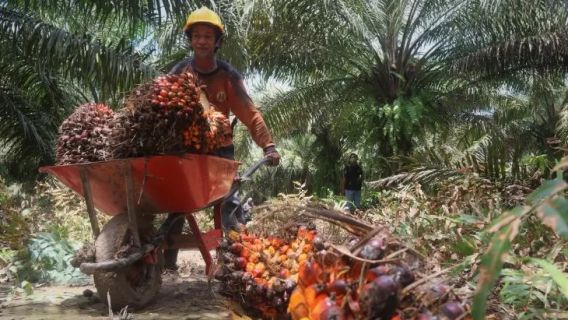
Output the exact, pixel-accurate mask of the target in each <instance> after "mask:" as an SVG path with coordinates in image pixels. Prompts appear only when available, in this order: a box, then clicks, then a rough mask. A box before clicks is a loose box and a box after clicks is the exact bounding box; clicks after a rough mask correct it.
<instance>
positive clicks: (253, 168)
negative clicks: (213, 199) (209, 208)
mask: <svg viewBox="0 0 568 320" xmlns="http://www.w3.org/2000/svg"><path fill="white" fill-rule="evenodd" d="M268 161H269V159H268V157H264V158H262V159H260V160H258V161H257V162H255V163H254V164H253V165H252V166H250V167H249V168H248V169H246V170H245V172H244V173H243V174H242V175H240V176H239V177H238V179H237V181H235V182H234V183H233V185H232V186H231V190H230V191H229V193H227V194H226V195H225V197H224V198H223V199H228V198H230V197H231V196H232V195H233V194H235V192H237V190H239V188H240V187H241V185H242V184H241V181H245V180H248V178H250V177H251V176H252V175H253V174H254V173H255V172H256V170H258V169H259V168H260V167H262V166H263V165H265V164H266V163H267V162H268Z"/></svg>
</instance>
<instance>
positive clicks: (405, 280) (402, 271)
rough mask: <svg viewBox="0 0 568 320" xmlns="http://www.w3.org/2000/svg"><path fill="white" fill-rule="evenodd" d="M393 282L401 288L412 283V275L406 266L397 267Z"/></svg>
mask: <svg viewBox="0 0 568 320" xmlns="http://www.w3.org/2000/svg"><path fill="white" fill-rule="evenodd" d="M394 280H395V281H396V282H398V284H399V285H400V287H401V288H404V287H406V286H407V285H409V284H411V283H413V282H414V280H415V278H414V274H413V273H412V271H410V269H408V267H407V266H399V267H396V268H395V270H394Z"/></svg>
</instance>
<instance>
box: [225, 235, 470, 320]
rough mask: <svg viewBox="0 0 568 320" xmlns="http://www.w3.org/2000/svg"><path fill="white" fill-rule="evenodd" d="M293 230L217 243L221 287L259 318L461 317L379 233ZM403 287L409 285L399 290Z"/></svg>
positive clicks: (445, 293)
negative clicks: (332, 235)
mask: <svg viewBox="0 0 568 320" xmlns="http://www.w3.org/2000/svg"><path fill="white" fill-rule="evenodd" d="M296 230H297V232H296V234H295V236H290V233H288V234H287V236H285V237H282V238H280V237H275V236H267V237H261V236H255V235H253V234H251V233H250V232H249V231H246V230H245V231H242V232H240V233H235V232H233V233H231V234H229V236H228V237H227V239H226V240H224V241H223V242H222V243H221V245H220V247H219V248H220V252H219V257H220V260H221V267H220V269H219V271H218V272H217V274H216V278H217V279H218V280H220V281H221V282H222V284H223V286H222V289H221V292H222V293H223V294H225V295H227V296H229V297H231V298H232V299H233V300H234V301H236V302H238V303H240V304H241V305H242V306H243V308H244V309H245V310H247V311H248V312H249V313H250V314H252V315H253V316H254V317H258V318H264V319H293V320H299V319H302V320H306V319H317V320H320V319H330V320H331V319H384V320H391V319H420V320H428V319H431V320H434V319H437V320H442V319H450V320H456V319H463V318H464V317H465V316H466V309H467V306H466V305H465V304H464V303H462V302H461V301H460V300H459V297H457V295H454V294H452V292H451V288H450V287H449V286H447V285H445V284H443V283H436V284H424V285H422V284H420V285H419V286H415V288H412V286H413V284H414V283H415V282H416V279H415V275H414V272H413V271H411V269H410V267H408V265H406V264H405V263H404V262H403V261H401V260H400V259H391V258H389V257H388V256H387V254H390V253H392V252H390V251H392V250H391V248H390V247H389V243H390V241H389V240H391V239H389V235H388V234H387V233H385V232H378V233H374V234H372V235H371V236H367V237H361V238H359V239H357V240H353V241H352V242H351V247H350V249H346V248H344V247H340V246H335V245H333V244H331V243H329V242H327V241H324V240H323V239H322V238H321V237H320V236H319V235H318V234H317V232H316V230H315V228H313V226H299V227H296ZM405 288H408V289H412V290H405Z"/></svg>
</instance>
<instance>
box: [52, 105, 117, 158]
mask: <svg viewBox="0 0 568 320" xmlns="http://www.w3.org/2000/svg"><path fill="white" fill-rule="evenodd" d="M113 117H114V112H113V111H112V110H111V109H110V108H109V107H107V106H105V105H104V104H96V103H87V104H83V105H81V106H79V107H77V108H76V109H75V111H74V112H73V113H72V114H71V115H70V116H69V117H68V118H67V119H66V120H65V121H63V123H62V124H61V126H60V127H59V137H58V139H57V146H56V149H55V156H56V159H57V164H71V163H85V162H94V161H101V160H105V159H106V158H107V157H108V153H107V152H108V146H107V144H106V141H107V138H108V136H109V135H110V133H111V132H112V126H113V124H112V119H113Z"/></svg>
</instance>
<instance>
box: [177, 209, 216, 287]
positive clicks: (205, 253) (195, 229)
mask: <svg viewBox="0 0 568 320" xmlns="http://www.w3.org/2000/svg"><path fill="white" fill-rule="evenodd" d="M185 218H186V219H187V223H188V224H189V228H190V229H191V233H192V234H193V238H194V239H195V242H196V244H197V247H198V248H199V251H200V252H201V256H202V257H203V260H205V273H206V274H207V275H208V276H209V275H211V273H212V272H213V271H214V270H213V267H214V262H213V258H212V257H211V253H209V250H212V249H215V248H217V247H218V246H219V241H220V240H221V238H222V237H223V233H222V231H221V229H213V230H210V231H208V232H206V233H204V234H202V233H201V231H200V230H199V226H198V225H197V221H195V218H194V217H193V215H192V214H187V215H186V216H185ZM219 222H220V221H219Z"/></svg>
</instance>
